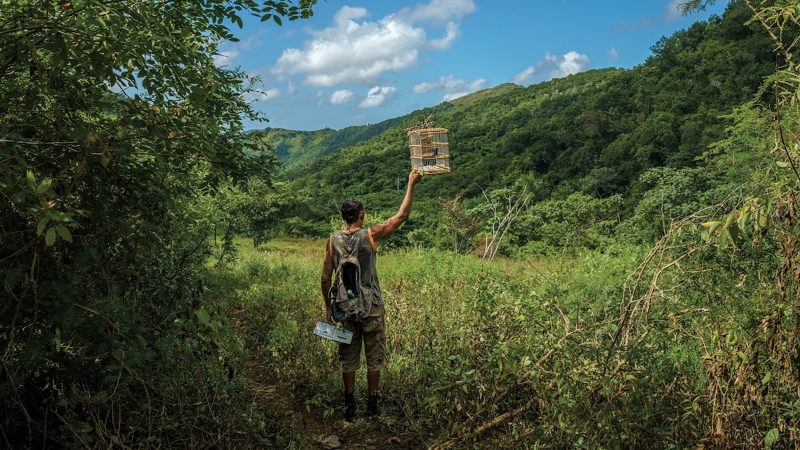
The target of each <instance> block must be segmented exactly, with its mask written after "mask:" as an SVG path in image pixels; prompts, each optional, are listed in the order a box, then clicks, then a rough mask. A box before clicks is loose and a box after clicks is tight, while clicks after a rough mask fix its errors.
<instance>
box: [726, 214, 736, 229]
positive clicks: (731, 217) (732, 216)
mask: <svg viewBox="0 0 800 450" xmlns="http://www.w3.org/2000/svg"><path fill="white" fill-rule="evenodd" d="M734 220H736V213H735V212H732V213H730V214H728V217H727V218H725V228H728V227H729V226H731V224H732V223H733V221H734Z"/></svg>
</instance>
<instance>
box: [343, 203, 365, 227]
mask: <svg viewBox="0 0 800 450" xmlns="http://www.w3.org/2000/svg"><path fill="white" fill-rule="evenodd" d="M363 211H364V205H362V204H361V202H360V201H359V200H358V199H356V198H351V199H349V200H345V202H344V203H343V204H342V219H344V221H345V222H347V224H348V225H352V224H354V223H356V222H358V219H359V218H360V216H361V213H362V212H363Z"/></svg>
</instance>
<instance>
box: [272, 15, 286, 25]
mask: <svg viewBox="0 0 800 450" xmlns="http://www.w3.org/2000/svg"><path fill="white" fill-rule="evenodd" d="M272 20H274V21H275V23H277V24H278V26H281V25H283V24H282V23H281V18H280V17H279V16H272Z"/></svg>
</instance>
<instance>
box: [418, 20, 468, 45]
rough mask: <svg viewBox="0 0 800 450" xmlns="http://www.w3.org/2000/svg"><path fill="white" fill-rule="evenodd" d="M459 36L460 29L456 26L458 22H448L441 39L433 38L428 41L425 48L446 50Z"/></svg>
mask: <svg viewBox="0 0 800 450" xmlns="http://www.w3.org/2000/svg"><path fill="white" fill-rule="evenodd" d="M459 37H461V30H460V29H459V28H458V24H456V23H453V22H449V23H448V24H447V34H446V35H445V36H444V37H443V38H441V39H433V40H431V41H430V42H428V45H427V46H426V48H429V49H431V50H433V51H442V50H447V49H448V48H450V46H451V45H453V42H455V40H456V39H458V38H459Z"/></svg>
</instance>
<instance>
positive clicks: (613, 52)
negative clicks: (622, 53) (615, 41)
mask: <svg viewBox="0 0 800 450" xmlns="http://www.w3.org/2000/svg"><path fill="white" fill-rule="evenodd" d="M608 55H609V56H611V59H613V60H614V61H618V60H619V52H618V51H617V49H616V48H614V47H611V50H609V51H608Z"/></svg>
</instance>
